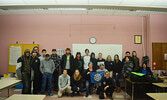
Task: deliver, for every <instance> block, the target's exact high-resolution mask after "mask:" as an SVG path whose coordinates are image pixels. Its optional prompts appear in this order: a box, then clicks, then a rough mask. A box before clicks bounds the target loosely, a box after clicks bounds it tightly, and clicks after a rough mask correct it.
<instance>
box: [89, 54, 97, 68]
mask: <svg viewBox="0 0 167 100" xmlns="http://www.w3.org/2000/svg"><path fill="white" fill-rule="evenodd" d="M92 55H95V53H94V52H92V53H91V55H90V61H91V62H92V63H93V70H97V59H96V58H95V57H94V58H92Z"/></svg>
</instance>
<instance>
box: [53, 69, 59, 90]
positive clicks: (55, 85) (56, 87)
mask: <svg viewBox="0 0 167 100" xmlns="http://www.w3.org/2000/svg"><path fill="white" fill-rule="evenodd" d="M58 78H59V70H55V71H54V73H53V80H54V89H55V90H58Z"/></svg>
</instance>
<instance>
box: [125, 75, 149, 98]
mask: <svg viewBox="0 0 167 100" xmlns="http://www.w3.org/2000/svg"><path fill="white" fill-rule="evenodd" d="M127 82H129V83H130V84H131V85H132V89H131V98H132V100H134V90H135V88H134V85H135V84H138V85H143V84H146V85H149V84H151V83H150V82H133V81H131V80H130V79H128V78H126V79H125V93H127ZM125 98H126V94H125Z"/></svg>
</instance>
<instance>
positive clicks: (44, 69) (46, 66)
mask: <svg viewBox="0 0 167 100" xmlns="http://www.w3.org/2000/svg"><path fill="white" fill-rule="evenodd" d="M54 69H55V64H54V62H53V60H52V59H50V55H49V54H46V55H45V60H43V61H42V62H41V65H40V71H41V73H42V75H43V76H42V89H41V94H44V93H45V87H46V83H47V81H48V95H50V96H52V94H51V88H52V74H53V72H54Z"/></svg>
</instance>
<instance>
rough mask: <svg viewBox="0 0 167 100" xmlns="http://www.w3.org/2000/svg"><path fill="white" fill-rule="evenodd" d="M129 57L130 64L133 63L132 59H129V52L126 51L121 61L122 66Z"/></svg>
mask: <svg viewBox="0 0 167 100" xmlns="http://www.w3.org/2000/svg"><path fill="white" fill-rule="evenodd" d="M127 56H128V57H129V61H131V62H132V63H133V59H132V57H131V55H130V52H129V51H126V52H125V57H124V58H123V59H122V65H124V63H125V62H126V60H125V59H126V57H127Z"/></svg>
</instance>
